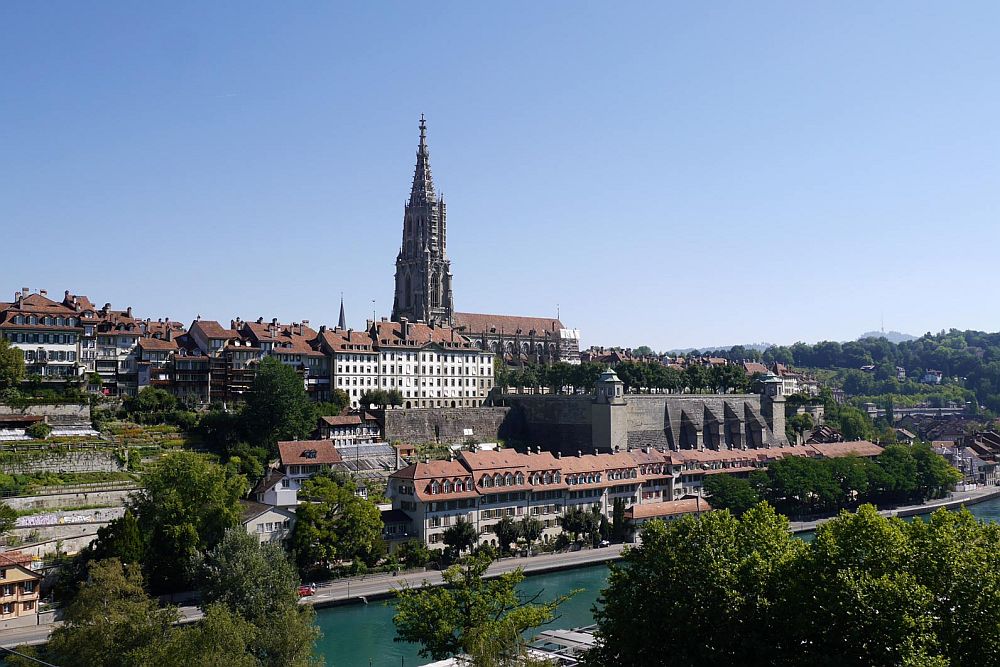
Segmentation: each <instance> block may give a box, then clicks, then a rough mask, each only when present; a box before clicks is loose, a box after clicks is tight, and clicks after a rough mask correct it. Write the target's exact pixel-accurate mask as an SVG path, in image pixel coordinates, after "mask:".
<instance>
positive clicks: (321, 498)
mask: <svg viewBox="0 0 1000 667" xmlns="http://www.w3.org/2000/svg"><path fill="white" fill-rule="evenodd" d="M354 490H355V487H354V483H353V482H351V481H350V480H342V479H335V478H333V477H331V476H328V475H317V476H316V477H313V478H312V479H309V480H307V481H306V482H305V483H304V484H303V485H302V490H301V491H300V492H299V497H300V498H302V499H304V500H307V501H308V502H304V503H302V504H300V505H299V506H298V507H297V508H296V512H295V514H296V522H295V529H294V530H293V532H292V540H291V544H292V550H293V551H294V553H295V557H296V560H297V562H298V565H299V569H300V570H301V571H303V572H306V571H308V570H310V569H312V568H315V567H323V568H328V567H331V566H332V565H333V564H334V563H335V562H337V561H353V560H359V561H362V562H364V563H366V564H367V565H374V564H375V563H376V562H377V561H378V559H379V558H380V557H381V555H382V553H383V551H384V550H385V545H384V543H383V541H382V515H381V513H380V512H379V510H378V507H376V506H375V504H374V503H372V502H371V501H369V500H365V499H364V498H359V497H358V496H356V495H355V494H354Z"/></svg>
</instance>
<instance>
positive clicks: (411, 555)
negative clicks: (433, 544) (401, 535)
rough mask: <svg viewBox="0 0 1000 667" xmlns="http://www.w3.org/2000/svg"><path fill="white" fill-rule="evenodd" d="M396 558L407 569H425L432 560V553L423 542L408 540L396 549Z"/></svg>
mask: <svg viewBox="0 0 1000 667" xmlns="http://www.w3.org/2000/svg"><path fill="white" fill-rule="evenodd" d="M396 557H397V558H399V559H400V560H401V561H402V562H403V564H405V565H406V567H424V566H425V565H427V563H428V562H429V561H430V559H431V552H430V549H428V548H427V545H426V544H425V543H424V541H423V540H407V541H406V542H403V543H402V544H400V545H399V548H398V549H396Z"/></svg>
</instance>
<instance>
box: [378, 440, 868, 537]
mask: <svg viewBox="0 0 1000 667" xmlns="http://www.w3.org/2000/svg"><path fill="white" fill-rule="evenodd" d="M881 451H882V449H881V448H880V447H878V446H877V445H874V444H872V443H870V442H867V441H858V442H841V443H834V444H829V445H798V446H785V447H775V448H762V449H741V450H725V451H715V450H682V451H663V450H656V449H650V448H644V449H633V450H629V451H627V452H617V453H610V454H581V453H578V454H577V456H566V457H560V456H559V455H552V454H551V453H548V452H542V451H540V450H539V451H534V452H531V451H529V452H528V453H521V452H516V451H514V450H506V449H505V450H499V451H476V452H467V451H462V452H459V453H458V455H457V458H455V459H452V460H447V461H443V460H442V461H423V462H418V463H414V464H411V465H409V466H407V467H405V468H402V469H400V470H398V471H396V472H395V473H393V474H392V475H390V477H389V484H388V488H387V491H386V493H387V495H388V497H389V498H390V500H391V501H392V509H393V516H394V517H396V518H395V519H394V521H393V525H392V526H387V535H386V537H387V539H388V540H389V541H390V544H392V543H393V541H395V542H397V543H398V542H399V541H402V540H405V539H413V538H416V539H420V540H423V541H424V542H425V543H426V544H427V545H428V546H430V547H435V546H438V547H440V546H442V545H443V540H444V532H445V531H446V530H447V529H448V528H449V527H450V526H452V525H454V524H455V523H456V522H457V521H459V520H460V519H463V520H465V521H469V522H471V523H472V524H473V525H474V526H475V527H476V530H477V531H478V533H479V534H480V540H481V541H484V542H489V543H491V544H494V545H495V544H496V538H495V536H494V535H493V532H494V529H493V527H494V526H495V525H496V524H497V523H498V522H499V521H500V520H501V519H502V518H503V517H512V518H514V519H515V520H520V519H521V518H523V517H525V516H533V517H535V518H537V519H539V520H540V521H541V522H542V525H543V533H542V539H543V540H544V541H546V542H547V541H549V540H551V539H553V538H554V537H555V536H556V535H558V533H559V532H560V527H559V517H561V516H562V515H563V514H564V513H565V512H566V511H567V510H569V509H571V508H574V507H577V508H581V509H587V510H589V509H590V508H592V507H598V508H599V509H600V511H601V513H602V514H604V515H605V516H607V517H608V519H609V520H610V519H612V514H613V508H614V503H615V500H616V499H621V500H622V501H623V502H624V505H625V508H626V517H627V518H629V519H630V520H632V521H633V522H634V523H636V524H641V523H642V522H644V521H646V520H649V519H653V518H660V519H671V518H674V517H677V516H680V515H682V514H685V513H690V512H697V511H701V510H705V509H709V506H708V503H707V502H705V501H704V500H701V498H702V497H703V496H704V491H703V483H704V480H705V478H706V477H707V476H709V475H715V474H721V473H728V474H733V475H737V476H746V475H748V474H749V473H750V472H752V471H753V470H758V469H762V468H765V467H766V466H767V465H768V463H770V462H771V461H774V460H777V459H779V458H784V457H787V456H806V457H839V456H847V455H860V456H868V457H870V456H877V455H878V454H879V453H881Z"/></svg>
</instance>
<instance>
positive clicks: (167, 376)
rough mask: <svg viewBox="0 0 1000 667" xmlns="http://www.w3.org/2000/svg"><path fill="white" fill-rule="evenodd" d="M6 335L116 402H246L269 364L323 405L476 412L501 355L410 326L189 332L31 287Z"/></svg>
mask: <svg viewBox="0 0 1000 667" xmlns="http://www.w3.org/2000/svg"><path fill="white" fill-rule="evenodd" d="M0 335H2V336H3V337H4V338H6V339H7V340H8V341H10V343H11V344H12V345H13V346H14V347H17V348H18V349H20V350H22V352H23V354H24V359H25V364H26V370H27V373H28V374H29V375H37V376H41V377H42V378H43V379H45V380H66V379H70V378H80V379H83V378H84V377H86V378H87V379H88V380H90V379H93V378H94V374H96V375H98V376H100V378H101V383H100V385H101V387H102V389H103V391H104V392H105V393H106V394H109V395H115V396H118V395H121V396H134V395H135V394H136V393H138V391H139V390H140V389H142V388H143V387H146V386H158V387H162V388H164V389H168V390H169V391H171V392H172V393H174V394H175V395H177V396H178V397H179V398H180V399H182V400H184V401H186V402H188V403H191V404H206V403H211V402H234V401H239V400H241V399H242V398H243V397H244V395H245V394H246V392H247V391H249V389H250V385H251V384H252V382H253V379H254V375H255V371H256V366H257V364H258V363H259V362H260V360H261V359H263V358H264V357H265V356H272V357H274V358H276V359H278V360H279V361H281V362H282V363H284V364H287V365H289V366H292V367H294V368H295V369H296V370H297V371H298V372H299V373H300V374H301V375H302V378H303V382H304V385H305V388H306V390H307V392H308V393H309V395H310V396H311V397H312V398H314V399H315V400H317V401H326V400H329V399H330V397H331V394H332V391H333V390H334V389H341V390H343V391H344V392H345V393H346V394H347V396H348V397H349V398H350V402H351V406H352V407H355V408H357V407H361V406H360V405H359V402H360V398H361V396H362V395H363V394H364V393H365V392H370V391H372V390H375V389H384V390H387V391H388V390H396V391H398V392H399V394H400V395H401V396H402V400H403V406H404V407H407V408H417V407H420V408H431V407H473V406H478V405H481V404H482V402H483V400H484V399H485V398H486V396H487V395H488V394H489V392H490V390H491V389H492V388H493V353H492V352H489V351H487V350H483V349H480V347H481V345H479V341H477V342H476V343H474V342H473V341H471V340H470V339H469V338H467V337H465V336H463V335H462V334H461V333H459V332H458V331H457V330H456V329H453V328H450V327H445V326H438V325H434V324H424V323H422V322H412V323H411V322H408V321H406V320H405V319H402V320H401V321H399V322H390V321H387V320H385V319H383V320H381V321H378V322H375V321H369V322H368V325H367V327H366V329H365V330H363V331H354V330H352V329H347V328H345V327H343V326H338V327H336V328H333V329H328V328H327V327H325V326H321V327H320V328H319V330H318V331H317V330H315V329H312V328H311V327H310V326H309V322H308V320H303V321H302V322H295V323H292V324H279V323H278V321H277V320H276V319H274V320H271V321H270V322H265V321H264V319H263V318H259V319H257V320H256V321H252V322H247V321H243V320H241V319H239V318H237V319H235V320H232V321H231V322H230V324H229V326H228V327H225V326H223V325H222V324H220V323H219V322H217V321H213V320H204V319H202V318H201V317H200V316H199V317H198V318H197V319H196V320H195V321H194V322H193V323H192V324H191V326H190V327H188V328H186V329H185V328H184V326H183V325H182V324H181V323H179V322H173V321H171V320H170V319H169V318H167V319H166V320H164V319H159V320H157V321H153V320H150V319H146V320H141V319H138V318H136V317H134V316H133V314H132V309H131V308H128V309H126V310H113V309H111V306H110V304H105V306H104V307H103V308H99V309H98V308H95V307H94V305H93V304H92V303H91V302H90V300H89V299H88V298H87V297H84V296H77V295H72V294H70V293H69V292H68V291H67V292H66V294H65V297H64V299H63V300H62V301H61V302H58V301H54V300H52V299H50V298H49V297H48V295H47V293H46V292H45V291H44V290H43V291H40V292H38V293H29V292H28V290H27V289H24V290H22V291H21V292H18V293H17V294H16V295H15V298H14V301H12V302H10V303H0ZM91 384H93V385H96V384H97V383H96V381H95V382H92V383H91Z"/></svg>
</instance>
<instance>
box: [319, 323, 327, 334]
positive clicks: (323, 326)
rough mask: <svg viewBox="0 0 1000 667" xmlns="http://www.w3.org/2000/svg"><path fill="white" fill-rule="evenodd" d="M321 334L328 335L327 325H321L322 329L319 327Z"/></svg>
mask: <svg viewBox="0 0 1000 667" xmlns="http://www.w3.org/2000/svg"><path fill="white" fill-rule="evenodd" d="M319 332H320V333H321V334H322V333H326V325H325V324H321V325H320V327H319Z"/></svg>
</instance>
